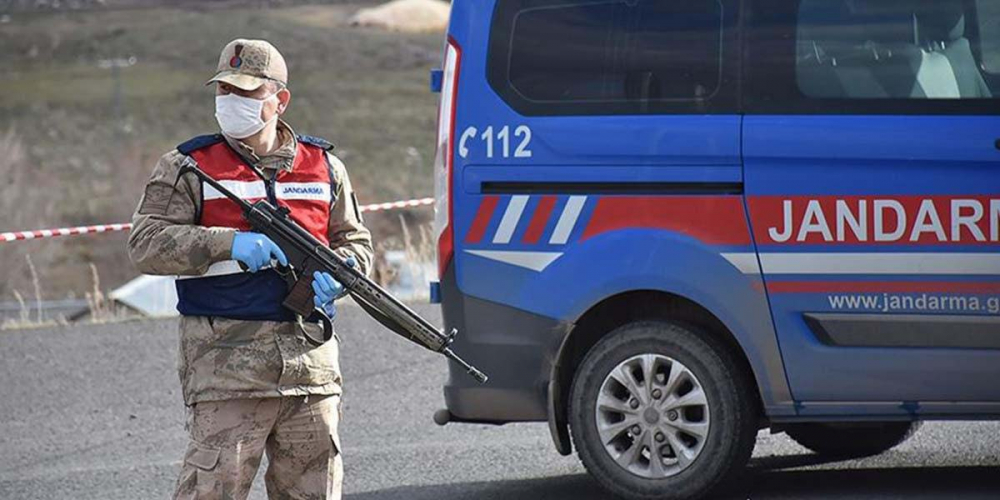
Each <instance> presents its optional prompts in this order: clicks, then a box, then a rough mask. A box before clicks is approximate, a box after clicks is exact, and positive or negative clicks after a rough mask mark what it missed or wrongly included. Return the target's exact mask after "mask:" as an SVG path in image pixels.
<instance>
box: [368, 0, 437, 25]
mask: <svg viewBox="0 0 1000 500" xmlns="http://www.w3.org/2000/svg"><path fill="white" fill-rule="evenodd" d="M450 12H451V4H449V3H448V2H442V1H441V0H392V1H391V2H388V3H385V4H382V5H379V6H378V7H370V8H367V9H361V10H360V11H358V13H357V14H355V15H354V16H353V17H351V19H350V23H351V26H367V27H375V28H381V29H385V30H389V31H400V32H404V33H435V32H444V31H445V29H446V28H447V27H448V15H449V13H450Z"/></svg>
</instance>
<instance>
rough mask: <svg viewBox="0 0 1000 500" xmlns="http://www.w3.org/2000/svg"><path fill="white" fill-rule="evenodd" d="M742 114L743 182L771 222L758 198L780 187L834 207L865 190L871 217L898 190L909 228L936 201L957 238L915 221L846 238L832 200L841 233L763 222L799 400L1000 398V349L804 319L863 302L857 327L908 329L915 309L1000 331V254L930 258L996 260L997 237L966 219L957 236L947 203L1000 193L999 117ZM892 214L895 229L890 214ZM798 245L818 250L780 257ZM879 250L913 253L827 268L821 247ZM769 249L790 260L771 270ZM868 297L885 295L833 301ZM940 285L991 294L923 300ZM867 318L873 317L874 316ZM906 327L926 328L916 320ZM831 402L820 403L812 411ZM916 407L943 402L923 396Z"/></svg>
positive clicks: (946, 329)
mask: <svg viewBox="0 0 1000 500" xmlns="http://www.w3.org/2000/svg"><path fill="white" fill-rule="evenodd" d="M744 123H745V126H744V134H745V145H744V151H745V158H744V160H745V176H746V180H745V189H746V196H747V198H748V204H749V206H750V212H751V220H752V222H753V223H754V224H755V225H757V226H760V225H761V224H762V223H764V220H763V215H762V214H760V213H755V211H756V212H759V211H760V210H761V208H760V205H758V202H759V201H760V200H767V199H772V198H771V197H780V198H785V199H789V200H792V203H797V204H799V205H796V206H801V204H803V203H805V202H807V201H808V200H819V202H820V203H824V204H826V205H823V206H824V207H826V208H828V209H829V208H830V207H831V206H832V205H829V204H828V203H832V202H833V201H835V200H840V201H842V202H843V203H845V204H847V205H849V206H850V207H852V208H853V209H854V212H855V213H857V211H858V210H859V209H858V208H857V206H858V204H859V203H860V202H859V201H858V200H864V201H865V202H866V206H865V209H866V210H868V213H867V215H868V217H869V218H871V217H872V214H871V211H872V210H873V202H874V200H890V201H898V202H899V203H901V204H905V205H906V210H905V211H904V212H903V213H904V214H905V217H907V219H908V222H907V227H908V228H909V227H912V226H913V223H914V219H916V218H917V217H918V212H917V210H916V207H917V206H919V204H921V203H925V200H929V203H933V204H934V206H935V207H936V213H938V218H939V219H940V226H941V229H942V232H943V233H942V234H943V235H944V236H945V237H946V241H940V238H939V237H935V236H934V235H933V231H928V232H925V233H923V235H922V236H921V235H920V234H918V236H919V237H920V238H918V241H910V237H911V233H912V231H911V230H910V229H907V230H906V232H905V234H904V235H903V237H901V238H899V240H898V241H883V242H879V241H873V239H874V238H873V236H872V234H871V232H873V231H874V229H875V228H874V227H873V226H874V223H872V225H871V226H869V227H868V231H869V234H868V235H867V238H866V241H853V240H851V239H849V238H847V237H846V236H845V238H840V237H839V236H838V235H837V234H836V229H835V228H834V219H835V214H834V213H830V210H827V212H826V214H825V217H826V219H827V220H828V221H829V224H830V225H831V228H830V231H831V232H832V233H834V234H832V235H831V236H833V237H834V239H833V240H831V241H805V242H794V241H789V242H785V243H782V244H775V243H774V242H768V241H766V238H761V237H760V236H761V233H762V232H763V231H765V230H766V229H765V228H762V227H755V229H754V231H755V233H756V234H757V235H758V236H759V237H758V239H757V243H758V250H759V252H760V255H761V261H762V267H763V272H764V279H765V281H766V284H767V287H768V291H769V299H770V305H771V309H772V311H773V315H774V321H775V326H776V329H777V333H778V337H779V341H780V343H781V347H782V354H783V355H784V360H785V366H786V370H787V372H788V378H789V384H790V386H791V390H792V394H793V396H794V397H795V399H796V400H797V401H802V402H806V403H804V404H806V405H807V406H808V405H809V402H824V401H825V402H835V401H855V402H866V401H867V402H891V401H897V402H899V401H915V402H934V401H953V402H966V403H967V404H971V403H973V402H990V401H993V402H996V401H1000V386H998V385H997V384H996V383H994V379H995V378H996V374H997V366H1000V350H998V349H995V348H994V349H989V348H985V349H984V348H955V347H933V346H929V345H918V344H919V342H918V341H916V340H915V341H914V344H915V345H912V346H895V347H885V346H880V347H865V346H853V347H845V346H839V345H828V344H827V343H826V342H825V341H824V340H822V339H821V338H820V337H818V336H817V334H816V333H817V332H815V331H813V330H814V328H811V327H810V325H809V324H808V322H807V321H806V320H805V318H804V314H809V313H825V314H834V315H843V314H848V313H856V314H864V315H866V316H864V317H861V319H860V320H859V321H858V323H857V326H856V328H858V329H863V330H861V331H862V332H864V333H865V334H867V335H869V336H871V337H872V338H877V337H879V336H881V335H884V334H885V333H886V332H887V331H888V330H890V329H891V328H893V327H894V326H895V327H896V328H897V329H899V328H910V327H906V326H901V325H902V323H903V321H904V320H912V318H910V317H908V316H906V315H918V316H917V319H918V320H919V318H920V317H923V318H926V319H925V320H924V322H926V321H930V319H931V318H932V317H934V316H936V317H937V318H938V319H937V321H939V322H940V327H939V330H940V337H941V338H942V340H944V337H947V336H949V335H950V334H960V333H962V331H961V330H962V329H963V328H964V327H963V324H964V323H962V322H964V321H967V318H968V317H969V316H976V317H979V318H981V321H985V322H994V323H995V326H994V331H1000V318H996V316H995V315H996V314H997V311H990V310H988V307H986V306H987V304H989V303H990V301H991V300H994V301H1000V263H997V264H994V266H995V267H993V268H992V269H990V268H985V269H979V270H978V271H977V270H975V269H972V268H967V267H966V268H963V266H960V265H957V264H955V265H953V266H952V267H955V266H958V267H957V269H953V270H952V271H948V270H942V271H940V272H936V271H935V270H934V269H933V267H934V266H935V265H937V264H934V262H935V261H931V260H929V259H931V258H932V257H934V256H937V257H946V258H948V259H949V260H950V262H951V263H961V262H962V260H961V259H962V258H965V257H972V258H978V257H984V258H986V259H989V258H991V257H990V256H991V255H992V256H995V255H997V249H998V245H997V243H996V242H993V243H990V242H989V241H978V242H977V241H970V240H971V238H970V234H969V232H968V230H964V231H961V233H960V236H961V238H959V241H954V238H953V236H954V235H953V228H952V224H951V219H949V218H948V214H949V213H950V210H951V208H950V204H951V202H952V201H953V200H956V199H958V200H962V199H966V200H978V201H976V203H983V204H985V203H986V202H987V200H989V199H998V198H1000V151H997V150H996V149H995V147H994V141H995V140H996V137H997V134H998V131H1000V118H998V117H992V116H975V117H971V116H905V117H904V116H863V117H857V116H747V117H746V118H745V122H744ZM755 206H756V207H758V208H757V209H756V210H755ZM983 208H984V209H985V213H984V214H983V215H984V216H985V217H986V218H988V217H989V206H988V205H985V206H984V207H983ZM966 213H967V214H968V213H971V212H968V211H967V212H966ZM928 217H929V216H928ZM796 220H798V219H797V218H796ZM926 220H928V221H932V220H933V219H931V218H928V219H926ZM776 226H783V224H782V223H778V224H777V225H776ZM886 226H888V227H889V228H890V229H894V228H895V225H894V224H891V223H886ZM981 227H982V229H983V230H984V233H985V234H984V235H983V236H985V237H986V238H987V239H988V238H989V237H990V234H989V227H988V223H987V222H986V221H983V222H982V223H981ZM960 229H961V228H960ZM845 234H850V233H849V232H848V233H845ZM842 240H843V241H842ZM795 255H800V256H805V257H807V258H809V257H810V256H812V257H813V258H814V259H813V260H814V263H813V264H809V265H806V266H804V267H802V269H798V270H796V269H789V268H788V267H789V266H788V265H787V264H782V262H781V260H780V259H784V260H785V261H787V259H789V258H792V257H793V256H795ZM870 255H874V256H875V258H878V257H879V256H882V255H884V256H887V257H888V258H890V259H893V260H896V259H899V260H902V259H909V260H911V261H912V262H913V263H912V264H911V265H909V267H908V268H905V269H903V270H902V271H892V272H889V270H888V269H886V270H884V272H883V273H876V272H853V271H849V270H848V269H842V270H841V271H840V272H832V271H834V269H827V270H826V271H824V268H823V267H822V266H823V265H824V264H822V262H821V261H820V260H819V259H820V258H823V259H839V260H838V262H839V263H840V265H843V266H851V265H854V264H853V262H854V261H852V260H850V259H859V260H860V259H865V258H869V257H867V256H870ZM845 259H847V260H845ZM769 261H773V262H774V263H775V264H774V265H775V266H777V265H779V264H780V265H782V266H783V269H773V268H772V266H771V265H769ZM993 262H997V261H993ZM987 265H989V264H988V261H987ZM796 271H798V272H796ZM956 271H960V272H956ZM827 288H829V289H832V290H833V291H830V290H828V289H827ZM857 296H865V297H868V299H867V300H871V301H881V302H879V304H880V305H879V306H878V307H861V308H856V307H855V308H847V307H843V304H846V302H839V303H837V304H838V305H837V306H836V307H835V305H834V304H835V303H836V302H834V301H838V300H840V301H843V300H845V299H843V297H857ZM931 297H941V298H943V300H944V301H948V300H955V301H956V302H955V303H956V304H961V302H966V301H969V302H971V301H973V300H975V301H978V302H979V303H981V304H982V305H983V307H982V308H981V309H979V310H973V309H971V308H965V309H963V310H955V309H951V310H942V309H938V310H934V309H933V308H923V309H917V308H916V307H917V306H919V305H921V304H922V303H923V304H926V303H927V302H928V301H929V300H935V299H932V298H931ZM907 300H910V301H912V303H913V304H914V307H913V308H910V309H909V310H890V309H889V305H891V304H892V302H891V301H897V302H899V303H901V304H907V302H905V301H907ZM920 301H923V302H920ZM959 301H961V302H959ZM871 304H875V302H871ZM865 321H868V322H869V323H868V325H869V326H865ZM876 325H877V326H876ZM903 333H904V335H905V336H911V337H912V336H913V335H915V333H914V332H912V330H911V329H908V330H904V331H903ZM913 338H915V337H913ZM969 347H972V346H971V345H970V346H969ZM889 406H892V405H891V404H890V405H889ZM897 406H898V404H897ZM824 407H825V406H824V405H819V406H818V407H817V406H816V405H815V404H814V405H813V406H812V408H813V409H812V412H814V413H815V412H816V411H821V409H822V408H824ZM826 407H828V405H827V406H826ZM881 407H884V405H883V406H879V405H873V406H861V407H859V409H858V411H861V412H872V411H880V410H879V408H881ZM865 408H868V409H867V410H865ZM928 408H930V409H928ZM915 411H917V412H918V413H922V412H924V411H939V409H937V408H936V407H933V406H927V405H922V406H919V409H918V410H915Z"/></svg>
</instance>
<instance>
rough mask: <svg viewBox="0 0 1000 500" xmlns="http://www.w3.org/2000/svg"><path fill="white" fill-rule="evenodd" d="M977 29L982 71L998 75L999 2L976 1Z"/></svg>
mask: <svg viewBox="0 0 1000 500" xmlns="http://www.w3.org/2000/svg"><path fill="white" fill-rule="evenodd" d="M976 8H977V9H978V11H977V13H978V18H979V19H978V22H977V23H976V27H978V28H979V47H978V49H979V51H980V53H981V54H982V60H983V70H984V71H986V72H988V73H990V74H991V75H1000V2H997V1H996V0H977V1H976Z"/></svg>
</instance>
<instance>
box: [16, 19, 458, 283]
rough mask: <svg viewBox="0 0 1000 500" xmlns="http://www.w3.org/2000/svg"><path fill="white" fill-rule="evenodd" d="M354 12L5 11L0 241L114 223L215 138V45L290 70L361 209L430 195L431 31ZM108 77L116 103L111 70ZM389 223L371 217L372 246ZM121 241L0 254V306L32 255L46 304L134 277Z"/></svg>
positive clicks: (290, 117) (302, 105) (38, 246)
mask: <svg viewBox="0 0 1000 500" xmlns="http://www.w3.org/2000/svg"><path fill="white" fill-rule="evenodd" d="M362 6H363V4H338V5H325V6H324V5H306V6H298V7H288V8H260V7H245V6H244V7H238V6H235V7H234V6H229V7H227V8H217V7H216V8H211V9H201V10H191V9H190V7H189V8H186V9H180V8H176V9H175V8H155V9H131V10H112V11H87V12H71V13H34V14H18V13H15V14H13V15H11V18H10V20H9V21H8V22H5V23H3V24H0V47H2V49H0V67H2V68H4V71H3V72H2V73H0V90H2V92H0V172H4V173H5V174H6V177H7V179H8V182H7V183H5V184H3V185H2V186H0V189H2V190H3V191H2V192H0V199H5V201H3V202H0V210H4V216H3V217H2V218H0V221H2V222H0V231H6V230H16V229H28V228H34V227H52V226H58V225H65V224H74V225H75V224H84V223H95V222H117V221H122V220H126V219H127V218H128V217H129V216H130V214H131V212H132V210H133V209H134V207H135V204H136V202H137V201H138V198H139V194H140V188H141V186H142V184H143V183H144V181H145V179H146V178H147V176H148V174H149V171H150V170H151V169H152V167H153V164H154V163H155V161H156V159H157V158H158V157H159V156H160V155H162V154H163V153H164V152H166V151H168V150H169V149H171V148H172V147H173V146H174V145H176V144H178V143H179V142H181V141H183V140H185V139H187V138H190V137H192V136H195V135H198V134H204V133H211V132H214V131H216V125H215V121H214V118H213V112H214V109H213V105H214V104H213V90H212V89H211V88H210V87H205V86H203V83H204V81H205V80H207V79H208V78H209V77H210V76H211V75H212V73H213V72H214V69H215V64H216V61H217V58H218V53H219V51H220V49H221V48H222V46H223V45H225V43H226V42H228V41H229V40H231V39H233V38H236V37H249V38H266V39H268V40H270V41H272V42H273V43H274V44H275V45H276V46H277V47H278V49H279V50H281V51H282V53H283V54H284V56H285V58H286V60H287V61H288V65H289V71H290V85H289V87H290V89H291V91H292V103H291V107H290V109H289V112H288V113H287V114H286V115H285V118H286V119H287V121H289V122H290V123H291V124H292V126H293V127H294V128H295V129H296V130H297V131H298V132H301V133H308V134H311V135H317V136H321V137H325V138H327V139H329V140H331V141H332V142H334V143H335V144H336V145H337V150H336V152H337V154H338V155H339V156H340V157H341V158H342V159H343V160H344V161H345V162H346V163H347V165H348V168H349V171H350V173H351V176H352V180H353V181H354V183H355V185H356V186H357V188H358V189H359V197H360V198H361V202H362V203H369V202H375V201H383V200H390V199H397V198H405V197H409V196H412V195H417V196H425V195H428V194H429V193H430V192H431V189H432V179H431V166H430V164H431V161H432V159H433V142H434V124H435V109H436V105H437V99H436V96H435V95H433V94H431V93H430V92H429V91H428V89H427V81H428V76H427V75H428V69H429V68H431V67H433V66H435V65H437V62H438V58H439V52H440V47H441V39H442V36H441V35H400V34H392V33H384V32H377V31H371V30H364V29H355V28H350V27H348V26H347V25H346V19H347V18H348V17H349V16H350V15H351V14H353V13H354V12H355V11H356V10H357V9H358V8H360V7H362ZM130 57H134V58H135V64H134V65H133V66H131V67H127V68H123V69H121V70H120V80H119V85H120V89H121V92H120V99H118V100H117V101H116V99H115V98H114V96H115V85H116V84H115V79H114V78H113V71H112V70H109V69H106V68H102V67H101V66H100V61H101V60H102V59H109V58H126V59H127V58H130ZM395 217H396V216H395V215H393V216H391V217H383V218H382V219H379V218H378V217H373V218H372V219H374V220H372V221H371V222H372V223H373V224H374V225H376V229H377V230H378V231H379V233H380V236H381V237H382V239H383V240H385V239H387V238H389V237H390V236H391V235H390V233H391V229H390V228H392V227H395V226H398V221H397V220H396V219H395ZM124 241H125V237H124V235H118V236H107V235H98V236H92V237H80V238H76V239H63V240H52V241H51V242H25V243H15V244H6V245H2V244H0V280H2V284H0V297H3V298H0V300H7V299H9V292H10V290H11V289H12V288H15V287H18V288H20V290H21V291H22V292H23V291H25V283H26V282H25V279H26V277H27V276H28V274H27V265H26V263H25V260H24V255H25V254H28V253H30V254H32V256H33V258H34V262H35V266H36V267H37V268H38V271H39V274H40V275H41V276H42V282H43V287H44V289H45V291H44V293H45V294H46V295H49V296H61V295H65V292H67V291H74V292H75V293H77V294H80V293H82V292H83V291H84V290H86V289H88V287H89V285H88V283H89V281H90V276H89V274H90V273H89V271H88V269H87V265H86V264H87V263H88V262H91V261H93V262H95V263H96V264H97V266H98V270H99V272H100V274H101V277H102V280H103V281H104V285H107V286H114V285H115V284H118V283H120V282H122V281H124V280H126V279H128V278H130V277H131V276H133V275H134V274H135V271H134V270H133V269H131V266H128V265H126V264H125V262H126V260H125V254H124V251H123V246H124Z"/></svg>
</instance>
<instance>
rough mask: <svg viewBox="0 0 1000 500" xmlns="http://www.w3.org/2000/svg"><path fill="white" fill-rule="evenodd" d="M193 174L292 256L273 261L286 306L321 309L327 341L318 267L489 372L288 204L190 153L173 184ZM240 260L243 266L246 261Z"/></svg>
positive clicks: (375, 311)
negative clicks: (241, 193) (249, 191)
mask: <svg viewBox="0 0 1000 500" xmlns="http://www.w3.org/2000/svg"><path fill="white" fill-rule="evenodd" d="M249 167H250V168H252V169H253V170H254V172H255V173H256V174H257V175H258V176H260V178H261V179H264V181H265V182H267V179H266V178H265V177H264V174H263V172H261V171H260V170H259V169H258V168H257V167H255V166H253V165H249ZM189 173H190V174H194V175H196V176H197V177H198V178H199V179H201V180H202V181H203V182H205V183H207V184H208V185H210V186H212V187H213V188H215V189H216V190H217V191H218V192H220V193H222V194H223V195H224V196H225V197H226V198H229V199H230V200H231V201H232V202H233V203H236V205H238V206H239V207H240V209H241V210H242V212H243V218H244V219H246V221H247V222H249V223H250V227H251V228H253V230H254V231H256V232H258V233H261V234H263V235H265V236H267V237H268V238H271V240H272V241H274V243H275V244H277V245H278V246H279V247H280V248H281V250H282V251H283V252H284V253H285V256H286V257H288V266H287V267H286V266H282V265H280V264H278V265H276V266H275V270H276V271H277V272H278V273H279V274H280V275H282V276H283V277H284V278H285V282H286V283H288V286H289V292H288V296H287V297H286V298H285V300H284V302H282V305H283V306H285V307H287V308H288V309H291V310H292V311H294V312H295V313H297V314H299V315H301V316H303V317H308V316H309V315H310V314H314V313H316V314H318V316H319V317H320V320H321V321H322V323H323V337H324V341H325V340H329V339H330V337H331V336H332V335H333V322H332V321H331V320H330V317H329V316H327V315H326V313H325V312H324V311H323V310H321V309H319V308H316V307H315V304H314V303H313V289H312V280H313V272H315V271H321V272H326V273H330V275H331V276H333V278H334V279H335V280H337V281H338V282H340V284H342V285H344V288H345V289H346V290H347V292H348V293H349V294H350V295H351V296H352V297H354V300H355V301H356V302H357V303H358V305H360V306H361V307H362V309H364V310H365V311H366V312H367V313H368V314H369V315H371V316H372V318H374V319H375V320H377V321H378V322H379V323H381V324H382V325H384V326H385V327H386V328H388V329H389V330H390V331H392V332H393V333H396V334H398V335H400V336H401V337H403V338H405V339H407V340H409V341H411V342H414V343H415V344H418V345H420V346H423V347H425V348H427V349H430V350H432V351H434V352H438V353H441V354H443V355H444V356H445V357H447V358H448V359H450V360H452V361H454V362H456V363H458V364H459V365H460V366H461V367H462V368H464V369H465V371H466V372H468V373H469V375H471V376H472V377H473V378H475V379H476V380H478V381H479V382H480V383H485V382H486V379H487V377H486V374H484V373H483V372H481V371H479V370H478V369H476V368H475V367H474V366H472V365H470V364H469V363H468V362H466V361H465V360H464V359H462V358H461V357H459V356H458V355H457V354H455V352H454V351H452V350H451V347H449V345H450V344H451V342H452V341H453V340H454V339H455V335H456V334H457V333H458V330H456V329H454V328H453V329H452V330H451V332H449V333H447V334H445V333H444V332H442V331H441V330H438V329H437V327H435V326H434V325H432V324H431V323H430V322H429V321H427V320H426V319H424V318H422V317H420V315H419V314H417V313H416V312H414V311H413V310H412V309H410V308H409V307H407V306H406V304H403V303H402V302H400V301H399V300H398V299H396V298H395V297H393V296H392V295H391V294H389V292H387V291H386V290H385V289H384V288H382V287H381V286H379V285H378V283H375V282H374V281H372V280H370V279H368V277H367V276H365V275H364V274H362V273H361V272H360V271H358V270H356V269H354V268H353V267H352V266H349V265H347V263H346V262H344V260H343V259H341V258H340V257H339V256H337V255H336V254H334V253H333V251H332V250H331V249H330V247H328V246H326V245H324V244H323V243H322V242H321V241H319V240H318V239H316V237H315V236H313V235H311V234H309V232H308V231H306V230H305V229H303V228H302V227H301V226H299V225H298V224H297V223H295V221H293V220H292V219H291V218H290V217H289V216H288V213H289V210H288V208H286V207H275V206H274V205H271V204H270V203H269V202H268V201H267V200H259V201H256V202H254V203H249V202H247V201H245V200H243V199H241V198H240V197H238V196H236V195H235V194H233V192H232V191H229V190H228V189H226V188H225V187H224V186H223V185H222V184H220V183H219V182H218V181H216V180H215V179H213V178H211V177H210V176H209V175H208V174H206V173H205V171H203V170H202V169H201V168H199V167H198V165H197V163H195V161H194V160H193V159H192V158H191V157H186V158H184V161H183V163H182V164H181V168H180V171H179V172H178V174H177V179H176V180H175V181H174V184H175V185H176V183H177V182H179V181H180V179H181V177H182V176H184V175H185V174H189ZM240 265H241V267H243V264H242V263H240ZM306 337H307V338H308V339H309V340H310V341H312V342H313V343H314V344H317V345H318V344H321V343H322V342H320V341H317V340H316V339H313V338H312V337H311V336H310V335H306Z"/></svg>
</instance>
